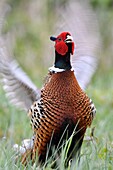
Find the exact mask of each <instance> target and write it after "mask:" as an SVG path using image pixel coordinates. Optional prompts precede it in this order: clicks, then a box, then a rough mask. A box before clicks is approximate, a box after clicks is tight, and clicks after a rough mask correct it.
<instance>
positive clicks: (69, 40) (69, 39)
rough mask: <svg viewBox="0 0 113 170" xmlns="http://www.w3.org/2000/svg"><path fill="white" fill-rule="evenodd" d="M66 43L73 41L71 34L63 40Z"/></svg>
mask: <svg viewBox="0 0 113 170" xmlns="http://www.w3.org/2000/svg"><path fill="white" fill-rule="evenodd" d="M65 42H66V43H72V42H73V37H72V36H71V35H67V38H66V40H65Z"/></svg>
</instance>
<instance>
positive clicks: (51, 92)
mask: <svg viewBox="0 0 113 170" xmlns="http://www.w3.org/2000/svg"><path fill="white" fill-rule="evenodd" d="M95 112H96V109H95V107H94V104H93V102H92V100H91V99H89V97H88V96H87V95H86V93H85V92H83V90H82V89H81V88H80V86H79V84H78V82H77V80H76V77H75V75H74V71H71V70H67V71H63V72H60V73H52V74H51V78H50V80H49V82H48V83H46V84H45V86H44V87H43V89H42V91H41V99H40V100H39V101H36V102H34V104H33V105H32V106H31V108H30V110H29V115H30V117H31V124H32V127H33V129H34V134H35V142H34V147H33V153H36V151H37V150H38V154H39V155H40V159H41V160H43V161H44V159H45V158H46V151H47V145H49V142H50V140H51V136H52V134H53V133H54V134H53V141H52V144H54V145H56V146H57V145H58V142H59V140H60V138H61V135H62V134H63V132H64V130H65V128H66V126H67V125H69V127H70V126H71V125H72V124H73V128H72V129H71V134H72V132H73V130H74V127H75V126H76V124H77V122H79V123H78V126H77V129H78V127H79V129H80V132H79V133H78V134H77V135H80V136H81V140H80V141H82V140H83V137H84V133H85V131H86V128H87V126H90V125H91V122H92V120H93V117H94V115H95ZM65 122H66V123H65ZM64 123H65V125H64ZM63 126H64V127H63ZM61 129H62V131H61ZM77 135H76V136H77ZM74 145H75V144H74ZM70 152H71V151H70Z"/></svg>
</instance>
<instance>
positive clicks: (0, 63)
mask: <svg viewBox="0 0 113 170" xmlns="http://www.w3.org/2000/svg"><path fill="white" fill-rule="evenodd" d="M0 5H1V8H0V17H1V18H0V76H1V81H2V83H3V87H4V90H5V91H6V95H7V96H8V98H9V99H10V102H11V103H13V104H14V105H16V106H18V107H19V108H21V109H24V110H28V109H29V108H30V106H31V104H32V103H33V102H34V101H35V100H38V99H39V97H40V90H38V89H37V87H36V86H35V85H34V84H33V82H32V81H31V80H30V78H29V77H28V76H27V75H26V73H25V72H24V71H23V70H22V69H21V68H20V67H19V65H18V63H17V62H16V61H15V60H13V59H12V58H11V57H10V52H9V51H8V48H7V47H8V44H10V43H7V37H8V36H7V35H6V36H5V35H4V36H3V35H2V33H1V32H2V27H3V24H4V21H5V14H6V13H7V11H8V10H9V6H8V5H7V4H5V3H4V2H3V1H1V2H0Z"/></svg>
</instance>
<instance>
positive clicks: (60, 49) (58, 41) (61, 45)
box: [50, 32, 74, 56]
mask: <svg viewBox="0 0 113 170" xmlns="http://www.w3.org/2000/svg"><path fill="white" fill-rule="evenodd" d="M68 36H70V37H71V34H70V33H69V32H63V33H61V34H60V35H58V36H57V38H55V37H50V39H51V40H52V41H55V50H56V51H57V53H58V54H60V55H62V56H64V55H66V53H67V52H68V50H69V49H68V43H69V42H66V40H67V37H68ZM71 38H72V37H71ZM70 43H71V50H70V53H71V54H72V55H73V53H74V42H73V41H71V42H70Z"/></svg>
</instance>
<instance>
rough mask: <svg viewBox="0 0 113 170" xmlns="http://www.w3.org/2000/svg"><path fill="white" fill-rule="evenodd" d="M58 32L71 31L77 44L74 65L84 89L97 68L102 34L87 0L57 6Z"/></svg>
mask: <svg viewBox="0 0 113 170" xmlns="http://www.w3.org/2000/svg"><path fill="white" fill-rule="evenodd" d="M56 13H57V14H59V17H58V22H56V27H55V30H57V33H56V35H57V34H59V33H60V32H63V31H69V32H70V33H71V34H72V36H73V38H74V42H75V44H76V47H75V53H74V56H72V66H73V69H74V71H75V75H76V78H77V80H78V82H79V84H80V86H81V88H82V89H85V88H86V87H87V85H88V83H89V82H90V80H91V77H92V75H93V73H94V72H95V70H96V67H97V63H98V59H99V58H97V52H98V51H99V48H100V35H99V28H98V22H97V18H96V15H95V13H94V11H93V10H92V8H91V6H90V5H89V4H88V3H87V1H85V2H83V1H77V0H76V1H75V0H70V1H67V2H66V4H65V6H61V7H59V8H57V12H56Z"/></svg>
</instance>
